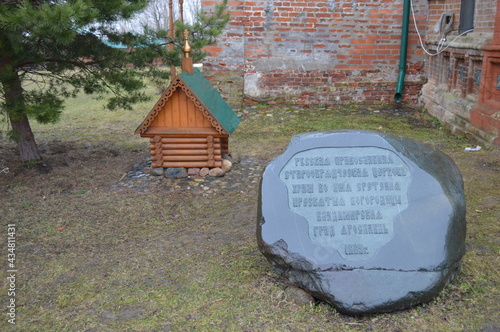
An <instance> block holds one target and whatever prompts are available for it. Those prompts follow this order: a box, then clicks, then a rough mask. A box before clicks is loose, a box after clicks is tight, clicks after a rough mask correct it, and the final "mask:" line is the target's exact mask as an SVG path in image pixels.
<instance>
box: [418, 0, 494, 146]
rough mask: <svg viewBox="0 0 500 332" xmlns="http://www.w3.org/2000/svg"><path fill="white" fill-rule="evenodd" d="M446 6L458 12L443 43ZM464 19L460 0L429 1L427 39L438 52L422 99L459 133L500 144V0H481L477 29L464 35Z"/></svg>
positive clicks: (431, 61)
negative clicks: (460, 31) (441, 27)
mask: <svg viewBox="0 0 500 332" xmlns="http://www.w3.org/2000/svg"><path fill="white" fill-rule="evenodd" d="M446 11H449V12H451V13H453V14H454V22H453V31H451V32H450V33H449V34H447V35H446V36H445V37H446V42H445V43H444V44H443V43H440V42H441V40H442V38H443V35H442V34H441V33H440V31H439V30H438V29H436V27H438V26H439V22H440V19H441V15H442V14H443V13H444V12H446ZM495 13H496V15H495ZM459 21H460V0H442V1H432V2H430V3H429V19H428V21H427V26H426V29H427V31H428V33H427V35H426V42H427V47H428V49H429V52H430V53H431V54H432V55H430V56H428V58H427V61H426V68H425V72H426V73H427V77H428V83H427V84H425V85H424V87H423V89H422V102H423V104H424V106H425V107H426V108H427V109H428V110H429V111H430V112H431V113H432V114H433V115H435V116H436V117H438V118H439V119H440V120H442V121H443V122H444V123H445V124H446V125H447V126H448V127H449V129H451V130H452V131H453V132H455V133H457V134H461V133H467V134H471V135H473V136H474V137H475V138H477V139H478V140H480V141H485V142H487V143H493V144H500V139H499V132H500V93H499V92H500V90H498V89H497V86H496V84H497V77H498V75H495V72H496V71H498V74H500V65H496V64H495V63H499V64H500V52H499V51H500V35H498V37H496V38H495V34H496V33H497V32H495V30H498V28H499V27H498V25H499V24H500V18H499V17H498V11H497V0H483V1H477V0H476V6H475V10H474V30H473V31H472V32H470V33H467V34H465V35H463V36H458V32H457V30H458V27H459ZM495 23H496V25H495ZM497 39H498V41H496V40H497ZM497 44H498V46H495V45H497Z"/></svg>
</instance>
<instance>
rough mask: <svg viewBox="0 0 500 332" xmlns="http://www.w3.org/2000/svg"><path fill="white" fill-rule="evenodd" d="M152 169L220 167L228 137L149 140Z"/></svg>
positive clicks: (159, 137) (158, 136) (210, 136)
mask: <svg viewBox="0 0 500 332" xmlns="http://www.w3.org/2000/svg"><path fill="white" fill-rule="evenodd" d="M150 148H151V152H150V153H151V160H152V166H153V167H187V168H190V167H220V166H222V153H227V151H228V137H214V136H212V135H208V136H206V137H161V136H160V135H156V136H154V137H151V138H150Z"/></svg>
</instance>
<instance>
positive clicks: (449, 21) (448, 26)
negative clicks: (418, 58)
mask: <svg viewBox="0 0 500 332" xmlns="http://www.w3.org/2000/svg"><path fill="white" fill-rule="evenodd" d="M453 21H454V14H453V12H451V11H447V12H444V13H443V14H442V15H441V18H440V19H439V33H440V34H441V36H446V35H447V34H448V33H449V32H451V31H452V30H453Z"/></svg>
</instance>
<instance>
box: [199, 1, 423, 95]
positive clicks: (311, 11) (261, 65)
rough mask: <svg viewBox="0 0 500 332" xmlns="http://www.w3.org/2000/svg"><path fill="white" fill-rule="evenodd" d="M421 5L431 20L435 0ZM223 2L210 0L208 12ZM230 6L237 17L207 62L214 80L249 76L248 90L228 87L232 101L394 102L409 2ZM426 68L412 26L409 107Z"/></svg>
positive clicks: (418, 3) (233, 3)
mask: <svg viewBox="0 0 500 332" xmlns="http://www.w3.org/2000/svg"><path fill="white" fill-rule="evenodd" d="M414 2H415V12H416V15H417V19H418V20H425V17H426V16H427V6H428V1H427V0H414ZM215 3H216V1H202V5H203V6H204V9H205V10H206V11H208V12H209V11H211V10H212V8H213V6H214V5H215ZM229 9H230V12H231V15H232V20H231V22H230V24H229V26H228V28H227V29H226V32H225V34H224V35H223V36H222V38H220V39H219V43H218V44H217V45H211V46H209V47H207V48H206V50H207V51H208V52H209V54H210V56H209V57H208V58H207V59H206V61H205V63H204V65H205V70H206V71H207V72H208V73H210V76H212V77H214V78H215V77H218V76H219V75H220V74H221V73H220V72H225V71H229V72H231V73H232V75H230V76H233V77H235V75H236V76H238V77H240V78H242V79H241V80H240V82H241V83H243V84H242V85H240V86H238V87H235V86H231V87H224V88H223V90H226V91H231V92H230V93H226V96H229V95H231V96H234V95H237V96H242V97H243V99H242V101H243V100H244V101H245V102H261V101H272V102H294V103H297V104H304V105H307V104H310V105H314V104H345V103H352V102H356V103H370V104H373V103H391V102H392V101H393V98H394V89H395V84H396V79H397V74H398V65H399V54H400V42H401V21H402V13H403V0H357V1H352V0H318V1H305V0H288V1H275V0H254V1H229ZM423 67H424V55H423V53H422V51H421V49H420V48H419V47H418V40H417V36H416V34H415V31H414V29H413V27H412V26H410V34H409V48H408V61H407V69H408V71H407V75H406V81H407V82H408V84H407V87H406V88H405V90H404V99H405V101H407V102H411V103H415V102H416V101H417V96H418V93H415V94H408V93H407V92H408V91H407V90H417V91H418V90H419V87H420V86H421V85H422V84H423V81H422V77H423ZM213 71H217V72H218V73H217V74H215V73H212V72H213ZM236 73H241V74H236ZM222 76H228V75H227V74H224V75H222ZM233 81H234V80H233ZM220 83H222V82H220ZM415 87H416V88H415ZM238 89H240V91H241V92H240V91H238Z"/></svg>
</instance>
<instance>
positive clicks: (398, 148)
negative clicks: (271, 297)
mask: <svg viewBox="0 0 500 332" xmlns="http://www.w3.org/2000/svg"><path fill="white" fill-rule="evenodd" d="M258 214H259V216H258V222H257V241H258V245H259V249H260V251H261V252H262V253H263V254H264V256H265V257H266V258H267V259H268V261H269V262H270V263H271V264H272V265H273V267H274V269H275V270H276V271H277V272H278V273H280V274H281V275H282V276H284V277H286V278H287V279H289V280H290V281H291V282H292V283H293V284H295V285H297V286H298V287H300V288H302V289H304V290H306V291H308V292H309V293H310V294H311V295H313V296H314V297H315V298H317V299H319V300H323V301H325V302H327V303H329V304H331V305H333V306H334V307H335V308H337V310H338V311H340V312H343V313H347V314H352V315H358V314H370V313H379V312H389V311H395V310H401V309H405V308H408V307H411V306H413V305H416V304H419V303H422V302H426V301H429V300H431V299H432V298H434V297H435V296H436V295H437V294H438V293H439V292H440V291H441V290H442V289H443V287H444V286H445V285H446V284H447V283H448V282H449V281H450V280H451V279H452V278H453V277H454V275H455V274H456V272H457V271H458V268H459V266H460V259H461V257H462V256H463V254H464V252H465V231H466V222H465V197H464V190H463V181H462V176H461V174H460V171H459V169H458V167H457V166H456V165H455V163H454V162H453V160H452V159H451V158H449V157H448V156H447V155H445V154H444V153H442V152H440V151H438V150H436V149H434V148H433V147H431V146H429V145H425V144H423V143H420V142H417V141H414V140H411V139H408V138H403V137H399V136H393V135H389V134H385V133H381V132H373V131H363V130H338V131H322V132H313V133H305V134H300V135H297V136H295V137H294V138H293V139H292V140H291V142H290V144H289V145H288V147H287V149H286V151H285V152H284V153H283V154H282V155H281V156H279V157H277V158H276V159H275V160H273V161H272V162H271V163H270V164H269V165H268V166H267V167H266V169H265V171H264V173H263V175H262V180H261V196H260V198H259V212H258Z"/></svg>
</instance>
